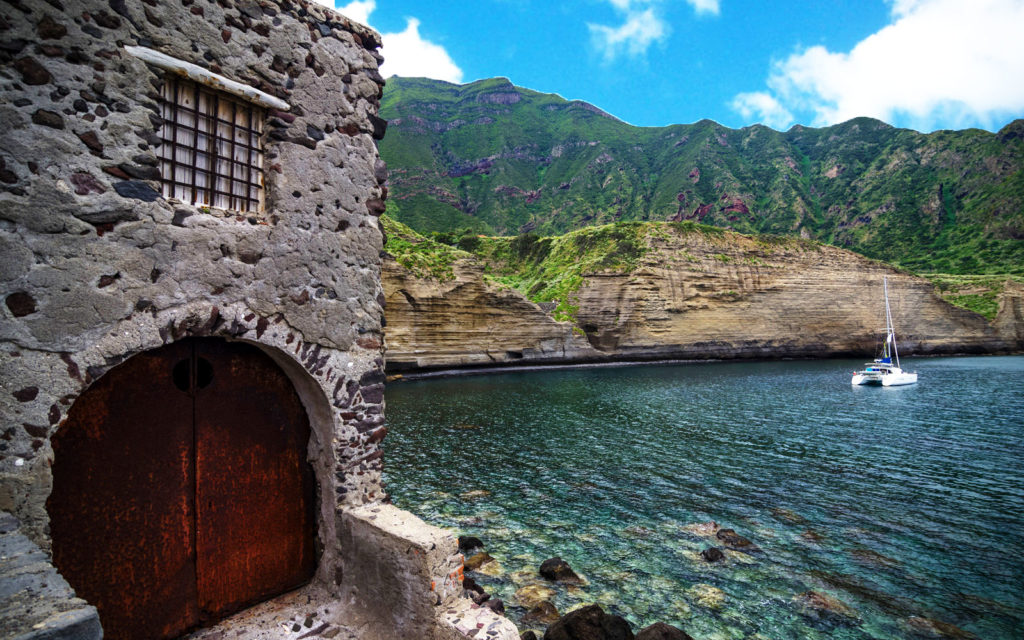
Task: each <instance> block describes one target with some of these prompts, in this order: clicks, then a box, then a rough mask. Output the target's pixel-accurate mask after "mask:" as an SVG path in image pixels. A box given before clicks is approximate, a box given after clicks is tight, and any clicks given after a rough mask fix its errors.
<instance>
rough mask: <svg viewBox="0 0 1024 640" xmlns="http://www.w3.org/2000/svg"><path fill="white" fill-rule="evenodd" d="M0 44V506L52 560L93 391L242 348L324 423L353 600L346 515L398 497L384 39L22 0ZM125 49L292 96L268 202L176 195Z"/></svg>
mask: <svg viewBox="0 0 1024 640" xmlns="http://www.w3.org/2000/svg"><path fill="white" fill-rule="evenodd" d="M0 40H2V41H3V45H2V46H0V63H2V68H0V123H2V124H3V129H4V132H3V136H2V138H0V298H2V299H3V300H4V304H3V305H2V307H0V314H2V315H0V358H2V363H0V364H2V371H0V510H6V511H9V512H11V513H13V514H14V516H16V517H17V518H18V519H19V520H20V521H21V522H22V524H23V531H24V533H25V534H26V535H27V537H28V538H29V539H31V540H32V541H33V542H34V543H35V544H38V545H39V546H40V547H42V548H43V549H44V550H46V549H48V548H49V545H50V540H49V538H48V530H47V523H48V516H47V512H46V499H47V496H48V495H49V493H50V490H51V486H52V477H51V472H50V465H51V462H52V456H53V453H52V449H51V445H50V438H51V436H52V435H53V434H54V433H55V432H57V430H59V429H60V428H61V425H62V423H63V421H64V420H65V419H66V416H67V413H68V410H69V408H70V407H71V405H72V404H73V403H74V402H75V400H76V398H78V397H79V395H80V394H82V392H83V391H84V390H85V389H87V388H88V387H89V386H90V384H91V383H92V382H93V381H95V380H97V379H98V378H100V377H101V376H103V375H104V373H105V372H107V371H108V370H110V369H111V368H112V367H114V366H116V365H117V364H119V363H121V362H123V361H124V360H126V359H127V358H130V357H131V356H133V355H135V354H138V353H141V352H144V351H147V350H150V349H154V348H156V347H159V346H161V345H164V344H167V343H171V342H174V341H176V340H179V339H182V338H185V337H191V336H213V337H221V338H226V339H229V340H242V341H246V342H249V343H252V344H255V345H257V346H259V347H260V348H261V349H262V350H264V351H265V352H266V353H268V354H269V355H270V356H271V357H272V358H273V359H274V360H275V361H276V362H277V363H278V364H279V365H280V366H281V368H282V369H283V370H284V371H285V373H286V374H287V375H288V377H289V378H290V379H291V381H292V383H293V384H294V386H295V388H296V390H297V391H298V393H299V395H300V397H301V399H302V401H303V404H304V405H305V408H306V412H307V414H308V415H309V418H310V421H311V426H312V436H311V439H310V443H309V451H308V457H309V460H311V461H312V465H313V467H314V470H315V472H316V476H317V484H318V508H317V510H318V523H317V527H318V536H319V543H318V550H319V553H320V557H319V565H318V569H317V574H316V577H315V579H314V582H315V583H317V584H318V585H321V586H325V587H327V588H328V589H331V590H334V591H335V592H337V593H340V590H341V587H340V584H341V582H342V575H343V574H344V573H345V572H344V564H345V561H346V558H345V556H344V554H345V551H346V550H345V549H344V548H342V547H341V545H340V544H339V542H338V540H339V533H340V532H339V522H340V521H341V520H342V519H343V517H344V516H343V513H344V511H345V509H349V508H354V507H357V506H360V505H364V504H372V503H377V502H380V501H382V500H384V498H385V496H384V494H383V491H382V487H381V480H380V471H381V464H382V461H381V450H380V442H381V440H382V438H383V437H384V434H385V432H386V430H385V429H384V427H383V421H384V417H383V382H384V375H383V357H382V348H383V347H382V343H383V338H382V332H381V324H382V304H383V301H384V297H383V291H382V287H381V282H380V257H379V254H380V251H381V249H382V232H381V230H380V226H379V222H378V219H377V216H379V215H380V213H381V212H382V211H383V209H384V204H383V199H384V198H385V197H386V188H385V187H384V186H383V183H384V181H385V179H386V169H385V167H384V164H383V162H382V161H381V160H380V158H379V156H378V154H377V150H376V146H375V141H374V138H380V137H381V136H382V135H383V133H384V128H385V123H384V122H383V121H382V120H380V119H379V118H378V117H377V116H376V113H377V109H378V106H379V102H378V101H379V98H380V95H381V90H382V87H383V82H384V81H383V79H382V77H381V76H380V74H379V73H378V71H377V68H378V64H379V63H380V61H381V60H382V58H381V56H380V55H379V53H378V51H377V49H378V48H379V46H380V40H379V36H378V34H376V33H375V32H373V31H372V30H370V29H368V28H366V27H364V26H361V25H358V24H355V23H352V22H350V21H349V20H347V19H346V18H344V17H343V16H341V15H339V14H337V13H334V12H333V11H330V10H327V9H324V8H323V7H321V6H319V5H317V4H313V3H307V2H305V1H304V0H298V1H295V2H290V1H289V0H216V1H214V0H172V1H168V2H165V1H162V0H161V1H158V0H141V1H128V2H126V1H125V0H61V1H53V0H52V1H43V0H14V1H12V2H7V3H5V4H4V5H3V6H2V8H0ZM129 46H142V47H146V48H148V49H152V50H155V51H158V52H160V53H163V54H166V55H169V56H172V57H174V58H177V59H178V60H181V61H184V62H188V63H193V64H195V65H198V66H199V67H203V68H204V69H207V70H209V71H210V72H212V73H214V74H219V75H220V76H223V77H224V78H227V79H229V80H233V81H236V82H240V83H243V84H245V85H248V86H250V87H252V88H255V89H258V90H260V91H262V92H265V93H266V94H269V95H270V96H275V97H277V98H280V99H281V100H284V101H285V102H286V103H288V104H289V105H290V109H288V110H287V111H285V110H283V109H278V110H270V111H269V112H268V114H267V127H266V130H265V133H264V145H265V146H264V153H265V163H264V168H265V211H262V212H256V213H247V214H244V215H243V214H238V213H236V212H231V211H221V210H216V209H209V208H206V207H196V206H191V205H189V204H186V203H183V202H179V201H176V200H174V199H170V198H166V197H163V196H162V195H161V185H160V182H159V178H160V169H159V162H158V155H157V152H158V150H157V146H158V145H159V138H158V137H157V135H156V134H157V131H158V129H159V128H160V126H161V124H163V122H162V120H161V117H160V108H159V106H158V102H159V100H160V95H159V91H160V88H161V86H162V83H163V82H164V81H165V77H166V76H165V74H167V73H170V72H169V71H166V70H165V69H163V68H158V67H156V66H151V65H149V64H147V63H145V62H143V61H142V60H141V59H139V58H138V57H135V56H133V55H130V54H129V53H127V52H126V50H125V47H129ZM357 542H358V541H357ZM452 562H455V560H453V561H452ZM453 566H454V565H453ZM455 568H457V567H455ZM377 570H378V571H382V572H387V571H392V570H395V569H394V567H386V566H382V567H378V568H377ZM399 575H404V574H399ZM349 579H350V580H351V579H352V576H351V575H350V576H349ZM399 579H400V578H399ZM428 586H429V585H426V586H423V588H422V590H421V591H417V592H416V593H417V594H418V595H419V597H421V598H423V599H429V598H431V596H430V592H429V589H428V588H427V587H428ZM424 637H426V635H424Z"/></svg>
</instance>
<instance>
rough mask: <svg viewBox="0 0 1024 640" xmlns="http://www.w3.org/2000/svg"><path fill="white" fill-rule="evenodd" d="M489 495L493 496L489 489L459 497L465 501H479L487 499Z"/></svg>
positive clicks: (462, 494) (467, 492)
mask: <svg viewBox="0 0 1024 640" xmlns="http://www.w3.org/2000/svg"><path fill="white" fill-rule="evenodd" d="M489 495H491V492H490V491H488V490H487V489H474V490H473V491H466V492H464V493H460V494H459V497H460V498H462V499H463V500H479V499H480V498H486V497H487V496H489Z"/></svg>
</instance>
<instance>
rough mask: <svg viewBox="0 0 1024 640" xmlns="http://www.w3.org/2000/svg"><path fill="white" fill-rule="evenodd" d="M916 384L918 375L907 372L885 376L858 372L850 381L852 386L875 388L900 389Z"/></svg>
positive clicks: (885, 374) (893, 372)
mask: <svg viewBox="0 0 1024 640" xmlns="http://www.w3.org/2000/svg"><path fill="white" fill-rule="evenodd" d="M916 382H917V374H916V373H907V372H905V371H899V372H896V371H891V372H889V373H884V374H883V373H874V372H870V373H866V372H858V373H855V374H853V378H851V380H850V384H854V385H860V386H874V387H900V386H903V385H907V384H915V383H916Z"/></svg>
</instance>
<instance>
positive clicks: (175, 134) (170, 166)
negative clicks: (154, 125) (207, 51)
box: [158, 74, 264, 212]
mask: <svg viewBox="0 0 1024 640" xmlns="http://www.w3.org/2000/svg"><path fill="white" fill-rule="evenodd" d="M162 98H163V100H162V116H163V119H164V124H163V126H162V127H161V128H160V131H159V132H158V134H159V136H160V137H161V139H162V140H163V143H162V144H161V145H160V150H159V155H160V173H161V179H162V181H163V193H164V196H165V197H169V198H177V199H179V200H182V201H183V202H187V203H189V204H192V205H195V206H205V207H215V208H218V209H229V210H232V211H241V212H259V211H262V210H263V147H262V141H261V138H262V135H263V122H264V110H263V109H262V108H261V107H259V106H257V105H255V104H252V103H250V102H245V101H243V100H238V99H235V98H234V97H233V96H230V95H228V94H226V93H223V92H221V91H216V90H211V89H208V88H207V87H204V86H201V85H199V84H197V83H195V82H190V81H188V80H185V79H183V78H180V77H177V76H174V75H173V74H166V75H165V77H164V85H163V91H162Z"/></svg>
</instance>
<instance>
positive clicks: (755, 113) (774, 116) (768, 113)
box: [731, 91, 793, 129]
mask: <svg viewBox="0 0 1024 640" xmlns="http://www.w3.org/2000/svg"><path fill="white" fill-rule="evenodd" d="M731 106H732V108H733V110H735V111H738V112H739V114H740V115H741V116H743V119H744V120H746V121H747V122H760V123H761V124H765V125H768V126H769V127H772V128H773V129H785V128H787V127H788V126H789V125H790V124H792V123H793V114H792V113H790V112H789V109H787V108H786V107H784V106H782V104H780V103H779V101H778V100H776V99H775V98H774V97H773V96H772V95H771V94H769V93H765V92H763V91H756V92H752V93H741V94H739V95H737V96H736V97H735V98H733V100H732V105H731Z"/></svg>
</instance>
